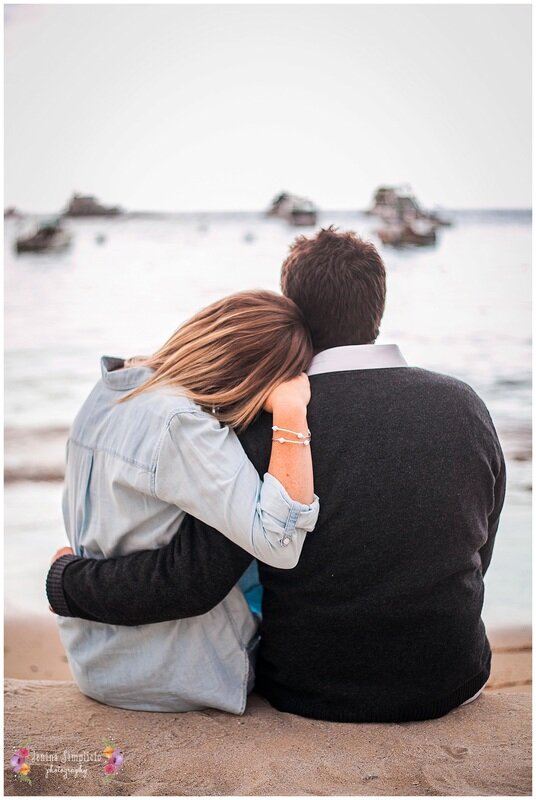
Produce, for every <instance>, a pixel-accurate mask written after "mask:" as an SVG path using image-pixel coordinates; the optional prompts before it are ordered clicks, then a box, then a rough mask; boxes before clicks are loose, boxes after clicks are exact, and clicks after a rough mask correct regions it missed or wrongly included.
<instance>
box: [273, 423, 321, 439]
mask: <svg viewBox="0 0 536 800" xmlns="http://www.w3.org/2000/svg"><path fill="white" fill-rule="evenodd" d="M272 430H273V431H283V433H293V434H294V436H297V437H298V439H309V440H310V439H311V431H307V433H299V432H298V431H290V430H289V429H288V428H280V427H279V426H278V425H272ZM272 441H273V440H272ZM285 441H289V440H288V439H285Z"/></svg>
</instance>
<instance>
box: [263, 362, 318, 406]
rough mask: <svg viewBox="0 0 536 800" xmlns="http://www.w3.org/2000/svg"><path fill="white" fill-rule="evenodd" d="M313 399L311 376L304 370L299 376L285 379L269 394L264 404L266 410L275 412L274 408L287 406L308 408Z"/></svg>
mask: <svg viewBox="0 0 536 800" xmlns="http://www.w3.org/2000/svg"><path fill="white" fill-rule="evenodd" d="M310 399H311V386H310V384H309V378H308V377H307V375H306V374H305V372H302V373H301V375H298V377H297V378H292V380H290V381H285V382H284V383H280V384H279V386H276V388H275V389H273V391H272V392H270V394H269V395H268V399H267V400H266V402H265V404H264V410H265V411H267V412H268V413H269V414H273V413H274V409H285V408H296V407H298V408H300V407H301V408H304V409H305V408H307V405H308V404H309V400H310Z"/></svg>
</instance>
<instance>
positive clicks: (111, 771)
mask: <svg viewBox="0 0 536 800" xmlns="http://www.w3.org/2000/svg"><path fill="white" fill-rule="evenodd" d="M103 744H104V750H103V751H102V755H103V756H104V758H105V759H106V764H105V765H104V774H105V775H106V777H107V778H112V777H113V776H114V775H116V774H117V773H118V772H119V770H120V769H121V767H122V766H123V763H124V761H125V758H124V756H123V751H122V750H120V749H119V747H116V745H115V744H114V742H112V741H110V740H109V739H105V740H104V742H103Z"/></svg>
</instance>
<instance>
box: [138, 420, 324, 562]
mask: <svg viewBox="0 0 536 800" xmlns="http://www.w3.org/2000/svg"><path fill="white" fill-rule="evenodd" d="M153 488H154V494H155V496H157V497H159V498H160V499H162V500H164V501H165V502H168V503H173V504H174V505H176V506H178V508H181V509H182V510H184V511H186V512H188V513H189V514H191V515H192V516H195V517H197V518H198V519H200V520H201V521H202V522H205V523H206V524H207V525H210V526H211V527H213V528H216V529H217V530H219V531H220V532H221V533H223V534H224V536H226V537H227V538H228V539H230V541H232V542H234V543H235V544H237V545H239V546H240V547H242V548H243V549H244V550H246V551H247V552H248V553H250V554H251V555H252V556H254V557H255V558H257V559H259V560H260V561H263V562H264V563H265V564H268V565H270V566H272V567H279V568H280V569H291V568H292V567H295V566H296V564H297V563H298V560H299V557H300V554H301V550H302V547H303V544H304V541H305V537H306V535H307V533H308V532H310V531H312V530H313V529H314V526H315V524H316V521H317V518H318V513H319V501H318V497H317V496H316V495H315V496H314V499H313V502H312V503H311V504H310V505H306V504H303V503H298V502H296V501H295V500H293V499H292V498H291V497H290V496H289V495H288V493H287V492H286V490H285V488H284V487H283V486H282V484H281V483H280V482H279V481H278V480H277V479H276V478H275V477H274V476H273V475H270V474H269V473H266V474H265V475H264V480H262V481H261V479H260V477H259V475H258V473H257V471H256V469H255V467H254V466H253V464H252V463H251V462H250V461H249V459H248V458H247V456H246V454H245V452H244V450H243V448H242V445H241V444H240V442H239V440H238V437H237V436H236V434H235V432H234V431H233V430H232V429H231V428H229V427H227V426H223V425H220V423H219V422H218V420H217V419H216V418H215V417H213V416H211V415H210V414H207V413H205V412H203V411H201V410H200V409H199V410H198V409H195V410H188V411H180V412H177V413H175V414H174V415H172V417H171V418H170V419H169V420H168V423H167V425H166V430H165V431H164V433H163V436H162V437H161V441H160V445H159V451H158V457H157V460H156V468H155V474H154V487H153Z"/></svg>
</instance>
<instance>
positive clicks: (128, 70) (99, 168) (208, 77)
mask: <svg viewBox="0 0 536 800" xmlns="http://www.w3.org/2000/svg"><path fill="white" fill-rule="evenodd" d="M5 12H6V25H5V37H6V48H5V166H6V169H5V196H4V202H5V205H15V206H17V207H19V208H21V209H22V210H27V211H47V212H48V211H56V210H60V209H61V208H62V207H63V206H64V204H65V202H66V200H67V199H68V197H69V195H70V194H71V193H72V192H73V191H74V190H78V191H82V192H88V193H95V194H97V195H98V196H99V197H100V198H101V199H102V200H103V201H104V202H109V203H119V204H121V205H123V206H124V207H126V208H131V209H139V210H141V209H154V210H169V211H173V210H199V209H260V208H263V207H264V206H266V205H267V204H268V202H269V200H270V199H271V197H272V196H273V195H274V194H275V193H276V192H278V191H280V190H281V189H287V190H290V191H295V192H298V193H300V194H305V195H308V196H310V197H311V198H312V199H313V200H315V201H316V202H317V203H319V204H320V205H321V206H322V207H323V208H327V209H335V208H364V207H365V206H367V205H368V203H369V202H370V199H371V195H372V193H373V191H374V189H375V188H376V186H377V185H378V184H380V183H382V182H388V183H391V182H395V183H397V182H409V183H411V184H412V185H413V188H414V190H415V191H416V193H417V195H418V196H419V199H421V200H422V201H423V202H424V203H425V204H427V205H431V206H432V205H436V204H438V205H441V206H445V207H455V208H471V207H473V208H474V207H484V208H508V207H529V206H530V204H531V196H530V176H531V164H530V137H531V128H530V125H531V117H530V114H531V111H530V31H531V18H530V17H531V9H530V6H529V5H467V6H464V5H436V6H434V5H329V6H328V5H289V6H285V5H271V6H268V5H108V6H107V5H8V6H6V7H5Z"/></svg>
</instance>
